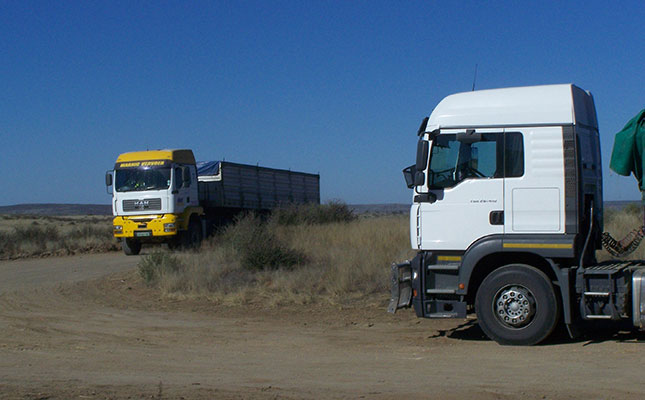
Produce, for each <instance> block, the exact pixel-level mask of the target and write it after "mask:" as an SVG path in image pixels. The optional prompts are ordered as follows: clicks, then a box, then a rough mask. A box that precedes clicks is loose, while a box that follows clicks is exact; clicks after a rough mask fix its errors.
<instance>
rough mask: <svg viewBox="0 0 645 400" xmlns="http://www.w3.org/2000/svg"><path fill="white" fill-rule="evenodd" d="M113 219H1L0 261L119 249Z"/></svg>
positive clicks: (28, 217) (76, 217) (98, 217)
mask: <svg viewBox="0 0 645 400" xmlns="http://www.w3.org/2000/svg"><path fill="white" fill-rule="evenodd" d="M111 219H112V217H110V216H71V217H58V216H57V217H53V216H25V215H1V216H0V259H15V258H22V257H43V256H51V255H69V254H77V253H91V252H104V251H110V250H117V249H118V248H119V246H118V243H117V242H116V240H115V239H114V238H113V237H112V224H111Z"/></svg>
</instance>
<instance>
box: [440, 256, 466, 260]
mask: <svg viewBox="0 0 645 400" xmlns="http://www.w3.org/2000/svg"><path fill="white" fill-rule="evenodd" d="M437 260H438V261H461V256H437Z"/></svg>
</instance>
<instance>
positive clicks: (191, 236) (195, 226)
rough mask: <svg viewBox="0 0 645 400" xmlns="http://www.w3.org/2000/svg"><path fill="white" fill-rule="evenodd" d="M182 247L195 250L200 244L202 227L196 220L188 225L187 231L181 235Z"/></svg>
mask: <svg viewBox="0 0 645 400" xmlns="http://www.w3.org/2000/svg"><path fill="white" fill-rule="evenodd" d="M182 239H183V240H182V245H183V247H185V248H197V247H199V245H200V244H201V242H202V227H201V225H200V223H199V221H197V220H192V221H190V223H189V224H188V230H187V231H186V232H184V233H183V236H182Z"/></svg>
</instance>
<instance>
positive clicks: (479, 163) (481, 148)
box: [428, 132, 524, 189]
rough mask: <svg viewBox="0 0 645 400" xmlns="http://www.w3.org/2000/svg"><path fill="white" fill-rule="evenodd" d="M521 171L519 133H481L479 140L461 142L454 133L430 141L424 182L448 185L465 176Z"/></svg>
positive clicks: (514, 174)
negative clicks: (426, 177) (426, 174)
mask: <svg viewBox="0 0 645 400" xmlns="http://www.w3.org/2000/svg"><path fill="white" fill-rule="evenodd" d="M523 174H524V154H523V141H522V135H521V134H520V133H516V132H512V133H506V134H503V133H485V134H483V135H482V136H481V140H480V141H477V142H474V143H464V142H460V141H458V140H457V137H456V135H453V134H442V135H438V136H437V137H436V138H435V139H434V140H433V142H432V151H431V152H430V168H429V171H428V185H429V187H431V188H437V189H441V188H449V187H453V186H455V185H457V184H458V183H459V182H461V181H463V180H465V179H492V178H503V177H507V178H509V177H519V176H522V175H523Z"/></svg>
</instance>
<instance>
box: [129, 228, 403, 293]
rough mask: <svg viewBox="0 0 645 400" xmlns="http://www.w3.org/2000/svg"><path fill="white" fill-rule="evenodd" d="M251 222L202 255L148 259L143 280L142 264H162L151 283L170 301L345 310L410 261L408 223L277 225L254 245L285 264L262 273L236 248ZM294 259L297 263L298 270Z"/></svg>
mask: <svg viewBox="0 0 645 400" xmlns="http://www.w3.org/2000/svg"><path fill="white" fill-rule="evenodd" d="M250 223H255V224H259V221H258V220H257V219H254V217H247V218H246V219H244V220H242V221H239V222H238V224H236V225H237V227H232V228H230V229H227V231H225V232H224V233H222V234H220V235H218V236H216V237H214V238H211V239H210V240H208V241H207V242H205V243H204V244H203V246H202V248H201V249H200V251H199V252H194V253H184V254H178V255H173V254H168V253H166V254H165V255H160V254H159V253H153V255H151V256H149V257H147V258H146V257H144V259H143V260H142V263H140V265H139V270H140V273H141V275H142V276H143V277H144V279H145V278H146V276H150V274H149V273H146V272H144V270H146V269H148V268H149V267H144V263H146V265H148V264H150V265H152V264H154V263H153V262H152V260H151V258H152V257H156V258H157V264H156V267H153V268H156V269H155V272H154V273H153V274H152V275H153V276H154V278H152V279H146V280H147V281H148V282H149V283H150V284H151V285H154V286H156V287H158V288H159V289H160V290H161V291H162V292H163V293H164V294H165V295H167V296H172V297H208V298H210V299H212V300H213V301H216V302H218V303H223V304H248V303H257V304H264V305H267V306H275V305H282V304H309V303H317V302H323V303H329V304H345V303H348V302H353V301H355V300H360V299H369V298H370V296H371V295H372V294H375V293H378V294H381V293H384V292H387V291H388V287H389V286H388V285H389V264H390V263H391V262H393V261H400V260H403V259H406V258H409V257H410V256H411V255H412V251H411V250H410V243H409V232H408V230H409V227H408V218H407V217H405V216H385V217H377V218H360V219H355V218H351V221H350V222H333V223H323V224H319V223H299V224H296V225H294V224H287V225H283V224H281V223H279V222H278V221H277V220H276V219H272V220H270V221H269V222H267V223H266V224H264V225H263V226H264V228H257V229H259V231H256V232H254V233H252V235H253V236H252V238H253V240H254V241H258V242H264V243H263V244H262V246H267V247H268V248H270V247H271V246H276V247H275V248H278V249H281V250H280V251H283V252H285V253H287V256H286V257H282V258H281V260H283V261H284V263H283V264H280V263H275V264H270V263H269V264H267V265H266V267H265V268H258V266H257V265H253V266H249V265H247V264H245V263H244V257H243V254H241V253H240V249H236V248H235V244H234V243H233V242H232V241H231V238H232V237H237V238H239V237H240V234H241V232H239V231H240V230H241V231H243V232H247V233H248V232H250V231H249V230H248V229H247V228H243V229H240V228H239V226H240V225H244V224H250ZM258 226H260V225H256V227H258ZM236 230H237V231H236ZM229 235H230V236H229ZM267 235H269V237H270V238H269V239H268V244H267V242H266V241H267ZM245 240H248V238H246V239H245ZM242 251H248V249H243V250H242ZM294 254H295V255H297V260H298V262H295V263H294V262H293V255H294ZM171 259H174V260H171ZM146 260H148V261H150V262H148V261H146ZM164 263H165V264H166V266H164Z"/></svg>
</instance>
